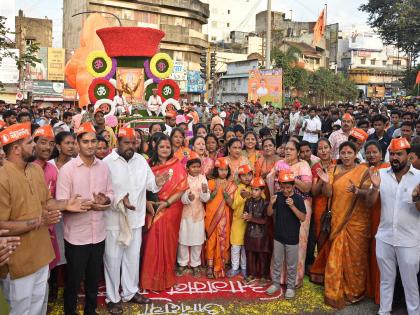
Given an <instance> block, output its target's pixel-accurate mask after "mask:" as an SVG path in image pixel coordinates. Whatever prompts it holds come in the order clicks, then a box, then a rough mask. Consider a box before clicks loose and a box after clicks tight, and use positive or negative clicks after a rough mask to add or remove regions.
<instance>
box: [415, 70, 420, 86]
mask: <svg viewBox="0 0 420 315" xmlns="http://www.w3.org/2000/svg"><path fill="white" fill-rule="evenodd" d="M419 83H420V70H419V71H417V77H416V85H417V84H419Z"/></svg>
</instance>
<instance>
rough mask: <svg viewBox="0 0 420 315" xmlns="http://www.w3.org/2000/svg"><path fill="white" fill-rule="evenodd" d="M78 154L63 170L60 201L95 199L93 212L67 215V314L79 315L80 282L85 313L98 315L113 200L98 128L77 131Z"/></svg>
mask: <svg viewBox="0 0 420 315" xmlns="http://www.w3.org/2000/svg"><path fill="white" fill-rule="evenodd" d="M77 143H78V147H79V155H78V156H77V157H76V158H74V159H72V160H70V161H69V162H67V163H66V164H64V166H63V167H61V169H60V172H59V174H58V179H57V192H56V195H57V198H60V199H61V198H62V199H68V198H71V197H73V196H75V195H80V196H82V198H85V199H89V200H92V206H91V209H90V211H87V212H83V213H71V214H70V213H64V216H63V219H64V246H65V255H66V260H67V265H66V274H67V275H68V276H67V277H66V281H65V286H64V313H65V314H66V315H70V314H71V315H73V314H75V313H76V306H77V295H78V293H79V290H80V282H81V281H82V279H83V278H84V283H85V286H84V288H85V296H86V297H85V307H84V314H86V315H93V314H96V306H97V300H96V299H97V295H98V284H99V279H100V276H101V266H102V260H103V254H104V249H105V235H106V233H105V215H104V211H105V210H106V209H107V208H109V206H110V205H111V202H112V200H113V197H114V194H113V191H112V183H111V176H110V173H109V169H108V166H107V165H106V164H105V163H104V162H103V161H101V160H99V159H97V158H96V157H95V151H96V149H97V146H98V140H97V139H96V133H95V128H94V127H93V125H92V123H91V122H85V123H83V124H82V125H81V126H80V127H79V129H78V131H77Z"/></svg>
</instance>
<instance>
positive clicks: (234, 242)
mask: <svg viewBox="0 0 420 315" xmlns="http://www.w3.org/2000/svg"><path fill="white" fill-rule="evenodd" d="M252 177H253V174H252V169H251V167H250V166H249V165H248V164H244V165H241V166H239V168H238V178H239V181H240V183H239V185H238V188H237V189H236V191H235V194H234V195H233V204H232V209H233V219H232V226H231V229H230V245H231V247H230V258H231V263H232V269H231V270H229V272H228V274H227V275H228V277H233V276H236V275H237V274H238V273H239V272H240V271H239V265H240V266H241V272H242V275H243V277H244V278H246V277H247V274H246V253H245V247H244V237H245V229H246V221H245V220H244V219H243V217H242V215H243V213H244V207H245V201H246V200H247V198H249V197H251V187H250V186H249V185H250V183H251V180H252Z"/></svg>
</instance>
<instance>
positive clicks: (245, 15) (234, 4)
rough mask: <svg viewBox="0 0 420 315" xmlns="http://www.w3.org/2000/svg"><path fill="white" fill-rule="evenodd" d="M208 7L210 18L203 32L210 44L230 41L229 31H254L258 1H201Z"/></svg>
mask: <svg viewBox="0 0 420 315" xmlns="http://www.w3.org/2000/svg"><path fill="white" fill-rule="evenodd" d="M202 2H205V3H208V4H209V7H210V17H209V22H208V24H207V25H204V26H203V32H204V33H205V34H208V38H209V41H210V42H211V43H216V42H225V43H230V42H231V41H232V39H231V37H230V32H231V31H241V32H252V31H254V29H255V20H254V14H255V13H254V12H255V10H256V9H257V7H258V5H259V2H260V1H259V0H229V1H226V0H202Z"/></svg>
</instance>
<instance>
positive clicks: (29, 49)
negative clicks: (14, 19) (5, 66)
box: [0, 16, 41, 87]
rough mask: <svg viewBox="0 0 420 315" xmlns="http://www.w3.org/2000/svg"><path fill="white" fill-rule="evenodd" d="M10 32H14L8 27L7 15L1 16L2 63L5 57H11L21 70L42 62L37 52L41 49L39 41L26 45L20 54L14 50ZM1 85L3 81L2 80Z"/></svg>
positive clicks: (0, 55)
mask: <svg viewBox="0 0 420 315" xmlns="http://www.w3.org/2000/svg"><path fill="white" fill-rule="evenodd" d="M8 34H13V32H11V31H10V29H9V28H7V27H6V17H4V16H0V63H1V62H2V60H3V59H4V58H7V57H10V58H13V59H14V60H15V61H16V66H17V68H18V69H19V71H20V70H22V69H25V67H26V66H27V65H31V66H35V65H36V63H39V62H41V59H38V58H37V57H36V56H35V54H36V53H37V52H38V50H39V44H38V43H32V44H30V45H26V49H25V51H24V52H22V53H21V54H20V55H19V56H16V54H15V53H14V52H13V51H12V49H14V48H16V45H15V43H14V42H13V41H12V40H11V39H10V38H9V37H8ZM0 87H2V83H1V82H0Z"/></svg>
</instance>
